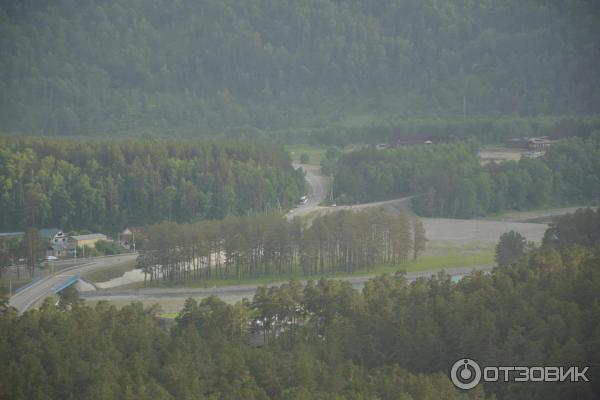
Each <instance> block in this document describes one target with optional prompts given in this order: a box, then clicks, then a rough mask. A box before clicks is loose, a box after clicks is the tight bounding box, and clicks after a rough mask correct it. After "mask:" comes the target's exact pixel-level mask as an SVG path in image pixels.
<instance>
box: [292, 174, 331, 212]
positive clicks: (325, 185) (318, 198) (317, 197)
mask: <svg viewBox="0 0 600 400" xmlns="http://www.w3.org/2000/svg"><path fill="white" fill-rule="evenodd" d="M294 167H300V168H302V169H303V170H304V172H306V181H307V182H308V186H309V190H308V196H307V197H308V200H307V201H306V203H305V204H300V205H298V207H296V208H294V209H293V210H291V211H290V212H289V213H288V214H287V217H288V219H292V218H294V217H301V216H303V215H306V214H308V213H310V212H311V211H313V210H314V209H318V208H321V207H320V206H319V204H321V203H322V202H323V201H324V200H325V199H326V198H327V195H328V194H329V185H330V179H329V178H326V177H324V176H322V175H321V173H320V171H321V167H319V166H316V165H307V164H298V165H294Z"/></svg>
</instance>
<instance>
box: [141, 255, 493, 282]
mask: <svg viewBox="0 0 600 400" xmlns="http://www.w3.org/2000/svg"><path fill="white" fill-rule="evenodd" d="M493 263H494V253H493V252H492V251H485V252H477V253H473V252H465V253H461V252H456V253H454V254H447V255H444V256H423V257H420V258H418V259H417V260H416V261H409V262H406V263H403V264H399V265H380V266H376V267H371V268H360V269H358V270H355V271H351V272H346V271H340V272H326V273H324V274H310V275H306V274H304V273H303V272H302V270H301V269H300V268H297V269H295V270H294V271H292V272H286V273H283V274H281V275H271V276H260V277H247V278H241V279H236V278H231V279H212V280H203V281H183V282H175V283H168V282H162V281H161V282H158V283H153V284H152V285H151V287H189V288H210V287H221V286H234V285H268V284H273V283H278V282H285V281H288V280H290V279H299V280H309V279H312V280H318V279H320V278H345V277H354V276H368V275H381V274H393V273H395V272H398V271H406V272H419V271H434V270H442V269H447V268H457V267H474V266H478V265H488V264H493Z"/></svg>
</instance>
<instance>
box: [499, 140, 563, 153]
mask: <svg viewBox="0 0 600 400" xmlns="http://www.w3.org/2000/svg"><path fill="white" fill-rule="evenodd" d="M555 142H556V141H555V140H550V138H548V136H539V137H520V138H513V139H510V140H509V141H508V142H507V143H506V147H511V148H515V149H521V150H527V151H530V152H545V151H546V150H547V149H548V147H550V145H552V144H553V143H555Z"/></svg>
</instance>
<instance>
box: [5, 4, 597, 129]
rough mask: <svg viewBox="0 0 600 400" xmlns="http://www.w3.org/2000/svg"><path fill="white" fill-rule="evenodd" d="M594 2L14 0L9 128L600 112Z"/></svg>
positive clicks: (246, 125) (273, 125) (9, 16)
mask: <svg viewBox="0 0 600 400" xmlns="http://www.w3.org/2000/svg"><path fill="white" fill-rule="evenodd" d="M599 15H600V11H599V6H598V2H596V1H593V0H568V1H561V2H548V1H541V0H534V1H528V2H523V1H520V0H506V1H498V2H481V1H476V0H449V1H447V0H426V1H422V0H419V1H416V0H409V1H400V0H360V1H359V0H344V1H334V0H310V1H300V0H288V1H280V0H248V1H243V2H239V1H234V0H206V1H200V2H198V1H191V0H179V1H162V0H110V1H102V2H98V1H94V0H66V1H61V2H56V1H24V0H18V1H17V0H8V1H3V2H2V3H1V4H0V54H2V57H0V74H1V75H2V78H3V79H2V80H1V82H0V130H4V131H9V132H23V133H33V134H62V135H72V134H79V135H89V134H110V135H120V134H123V133H137V134H139V133H155V134H162V135H164V134H198V133H215V132H224V131H225V132H227V133H229V134H234V135H236V134H247V135H252V134H256V133H258V132H259V131H261V130H277V129H286V128H290V127H303V128H306V129H313V128H321V127H324V126H328V125H329V124H331V123H334V122H336V121H339V120H340V119H343V118H344V117H346V116H350V115H359V116H367V117H368V116H377V115H379V114H388V115H394V116H400V117H402V116H414V115H419V116H450V117H452V116H460V117H463V116H476V115H493V116H497V115H526V116H528V115H542V114H545V115H548V114H554V115H565V114H590V113H597V112H598V111H599V110H600V90H599V86H598V85H599V83H598V82H600V69H598V68H597V60H598V58H599V57H600V54H599V52H600V47H599V46H598V40H599V38H600V18H599ZM377 119H378V121H379V122H378V123H381V118H377Z"/></svg>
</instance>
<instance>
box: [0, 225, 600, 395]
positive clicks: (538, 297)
mask: <svg viewBox="0 0 600 400" xmlns="http://www.w3.org/2000/svg"><path fill="white" fill-rule="evenodd" d="M568 218H573V216H569V217H568ZM565 226H566V225H565ZM569 229H570V231H571V232H574V233H580V234H581V233H584V232H586V230H587V227H586V223H585V221H582V220H581V219H578V218H575V219H573V220H572V221H570V224H569ZM584 236H585V235H584ZM579 237H582V236H581V235H579ZM572 245H575V246H569V247H562V248H561V247H560V246H558V247H556V246H554V245H553V244H548V245H546V246H544V247H542V248H538V249H532V250H530V252H529V253H528V254H526V255H525V256H524V257H523V258H522V259H521V260H519V261H518V262H516V263H513V264H511V265H508V266H506V267H504V268H496V269H495V270H493V271H492V273H491V274H484V273H474V274H472V275H470V276H467V277H465V278H463V279H462V280H461V281H460V282H458V283H453V282H452V280H451V279H450V277H449V276H447V275H445V274H443V273H440V274H439V275H438V276H436V277H433V278H431V279H424V278H421V279H418V280H417V281H415V282H412V283H408V282H407V280H406V278H405V277H404V275H403V274H397V275H394V276H389V275H385V276H380V277H377V278H375V279H372V280H370V281H369V282H367V284H366V286H365V287H364V289H363V290H362V292H359V291H357V290H356V289H354V288H353V287H352V285H351V283H349V282H342V281H335V280H326V279H322V280H320V281H318V282H314V281H310V282H308V284H307V285H306V286H303V285H302V284H301V283H300V282H297V281H291V282H289V283H288V284H284V285H282V286H281V287H271V288H267V287H266V286H265V287H261V288H259V289H258V290H257V291H256V293H255V295H254V298H253V299H252V300H244V301H241V302H239V303H237V304H235V305H230V304H226V303H224V302H223V301H221V300H219V299H218V298H216V297H209V298H206V299H204V300H202V301H201V302H200V303H198V302H197V301H196V300H193V299H188V300H187V301H186V304H185V306H184V308H183V310H182V311H181V312H180V314H179V316H178V317H177V318H176V324H175V326H173V327H172V329H171V331H170V333H167V332H165V331H164V330H163V329H161V328H162V324H161V321H160V320H159V319H157V318H156V313H157V312H158V310H157V308H156V307H153V308H150V309H146V310H144V309H143V308H142V306H141V304H133V305H130V306H127V307H124V308H123V309H121V310H117V309H116V308H114V307H109V306H108V305H107V304H106V303H99V304H97V305H96V306H95V307H91V308H90V307H86V306H85V305H82V304H81V303H80V301H79V300H77V298H76V297H74V296H66V295H65V296H63V297H62V298H61V300H60V302H59V304H58V306H56V305H55V301H52V300H51V299H48V300H47V301H46V302H45V303H44V305H43V306H42V307H41V309H40V310H32V311H28V312H26V313H25V314H24V315H23V316H20V317H18V316H17V315H16V313H14V312H12V311H11V310H7V309H6V308H5V306H3V305H0V356H1V358H2V360H3V362H2V363H0V398H2V399H13V400H19V399H27V400H36V399H48V398H52V399H54V398H77V399H82V400H92V399H93V400H95V399H182V400H183V399H190V398H193V399H298V400H299V399H303V400H304V399H320V400H325V399H335V398H350V399H415V400H433V399H459V398H465V397H463V396H468V398H469V399H482V398H486V397H487V398H498V399H511V400H513V399H523V400H524V399H527V400H531V399H540V400H541V399H544V400H548V399H574V398H577V399H596V398H598V396H599V394H600V386H599V382H600V380H599V379H600V375H599V371H598V364H597V363H598V360H599V359H600V342H599V341H598V337H599V333H600V314H599V308H598V304H600V269H598V264H599V263H600V258H599V257H600V254H599V253H598V247H597V245H596V247H593V245H592V246H586V241H585V240H577V241H574V242H572ZM257 346H262V347H260V348H259V347H257ZM464 357H471V358H473V359H474V360H476V361H478V362H479V363H480V365H498V366H510V365H520V366H531V365H545V366H565V367H567V366H580V367H581V368H583V367H585V366H588V367H589V370H588V371H587V378H588V379H589V382H579V383H571V382H564V383H556V382H550V383H541V382H537V383H531V382H529V383H523V382H512V383H485V384H482V385H480V386H478V387H477V388H476V389H474V390H471V391H469V392H464V391H460V390H458V389H455V388H454V387H453V386H452V384H451V383H450V380H449V378H448V371H449V369H450V366H451V365H452V364H453V363H454V362H455V361H456V360H457V359H460V358H464Z"/></svg>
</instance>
